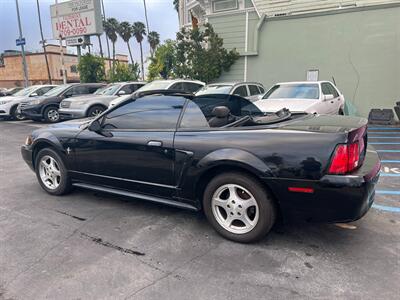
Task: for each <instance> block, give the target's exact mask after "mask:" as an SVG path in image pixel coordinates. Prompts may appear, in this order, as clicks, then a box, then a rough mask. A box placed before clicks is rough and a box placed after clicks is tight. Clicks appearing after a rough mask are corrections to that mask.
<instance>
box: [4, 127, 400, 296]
mask: <svg viewBox="0 0 400 300" xmlns="http://www.w3.org/2000/svg"><path fill="white" fill-rule="evenodd" d="M42 126H45V125H43V124H39V123H34V122H31V121H24V122H11V121H0V182H1V184H0V257H1V260H0V270H1V271H0V299H45V298H47V299H160V298H163V299H188V298H190V299H244V298H253V299H398V282H399V280H400V243H399V240H400V201H399V199H400V183H399V176H400V174H399V173H400V145H399V144H396V143H400V128H394V127H393V128H392V127H390V128H388V127H387V126H382V127H376V126H374V127H371V128H370V130H369V141H370V142H371V144H373V146H374V147H375V148H376V149H377V150H378V151H379V155H380V157H381V159H382V177H381V179H380V182H379V184H378V187H377V195H376V201H375V204H374V208H373V209H371V210H370V211H369V212H368V214H367V215H366V216H365V217H364V218H362V219H361V220H359V221H357V222H354V223H351V224H349V225H350V226H338V225H335V224H308V223H302V224H285V225H279V226H277V227H276V228H275V229H274V231H273V232H272V233H271V234H270V235H269V236H268V237H266V238H265V239H264V240H263V241H261V242H259V243H256V244H250V245H243V244H237V243H233V242H230V241H227V240H225V239H223V238H221V237H220V236H219V235H217V234H216V233H215V232H214V231H213V230H212V228H211V227H210V226H209V225H208V223H207V221H206V220H205V218H204V217H203V216H202V214H198V213H193V212H188V211H185V210H180V209H175V208H170V207H165V206H161V205H156V204H151V203H147V202H143V201H139V200H138V201H134V200H128V199H125V198H120V197H116V196H110V195H108V194H103V193H97V192H91V191H85V190H79V189H76V190H75V191H74V192H73V193H71V194H69V195H67V196H63V197H52V196H50V195H48V194H46V193H45V192H43V190H42V189H41V188H40V186H39V184H38V183H37V180H36V177H35V175H34V173H33V172H32V171H30V169H29V168H28V166H26V165H25V163H24V162H23V160H22V158H21V156H20V151H19V147H20V145H21V144H22V143H23V141H24V140H25V137H26V135H28V134H29V133H30V132H31V131H32V130H34V129H37V128H39V127H42Z"/></svg>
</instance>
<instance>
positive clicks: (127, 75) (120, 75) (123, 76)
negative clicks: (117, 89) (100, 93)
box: [108, 62, 140, 82]
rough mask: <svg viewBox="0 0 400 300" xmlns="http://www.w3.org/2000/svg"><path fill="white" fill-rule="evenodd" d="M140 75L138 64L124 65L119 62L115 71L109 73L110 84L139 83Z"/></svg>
mask: <svg viewBox="0 0 400 300" xmlns="http://www.w3.org/2000/svg"><path fill="white" fill-rule="evenodd" d="M139 75H140V67H139V64H138V63H133V64H129V65H127V64H123V63H119V62H117V63H116V64H115V70H114V72H112V71H111V70H110V72H109V73H108V77H109V81H110V82H120V81H137V80H138V79H139Z"/></svg>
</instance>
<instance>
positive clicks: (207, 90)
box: [196, 84, 232, 96]
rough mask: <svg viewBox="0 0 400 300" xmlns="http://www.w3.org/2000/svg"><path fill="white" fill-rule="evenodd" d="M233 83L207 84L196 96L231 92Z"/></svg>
mask: <svg viewBox="0 0 400 300" xmlns="http://www.w3.org/2000/svg"><path fill="white" fill-rule="evenodd" d="M231 88H232V85H227V84H218V85H217V84H215V85H207V86H205V87H203V88H201V89H200V90H199V91H198V92H197V93H196V96H199V95H205V94H229V92H230V90H231Z"/></svg>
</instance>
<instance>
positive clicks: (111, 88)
mask: <svg viewBox="0 0 400 300" xmlns="http://www.w3.org/2000/svg"><path fill="white" fill-rule="evenodd" d="M120 86H121V85H120V84H112V85H107V86H105V87H101V88H99V89H98V90H97V91H96V92H95V93H94V94H95V95H106V96H112V95H114V94H115V93H116V92H117V90H118V89H119V88H120Z"/></svg>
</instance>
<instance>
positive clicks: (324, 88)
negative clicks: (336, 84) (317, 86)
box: [321, 82, 332, 95]
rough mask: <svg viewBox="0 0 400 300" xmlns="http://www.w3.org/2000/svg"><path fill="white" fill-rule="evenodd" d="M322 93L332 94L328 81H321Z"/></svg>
mask: <svg viewBox="0 0 400 300" xmlns="http://www.w3.org/2000/svg"><path fill="white" fill-rule="evenodd" d="M321 89H322V94H324V95H331V94H332V91H331V88H330V86H329V84H328V83H326V82H323V83H321Z"/></svg>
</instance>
